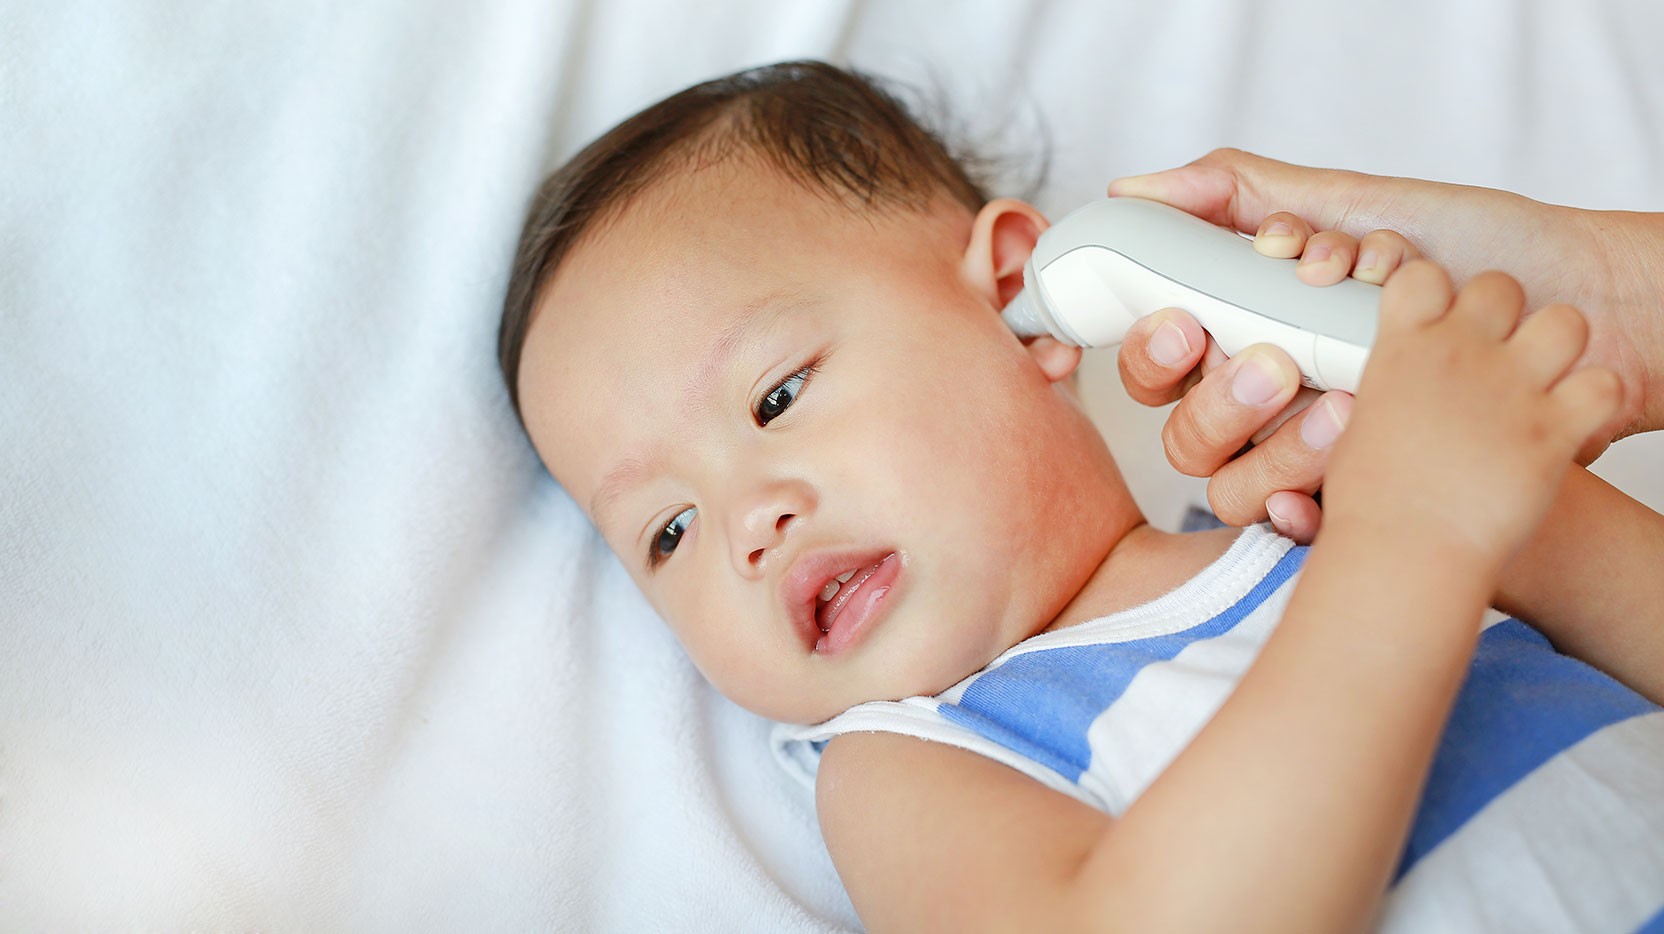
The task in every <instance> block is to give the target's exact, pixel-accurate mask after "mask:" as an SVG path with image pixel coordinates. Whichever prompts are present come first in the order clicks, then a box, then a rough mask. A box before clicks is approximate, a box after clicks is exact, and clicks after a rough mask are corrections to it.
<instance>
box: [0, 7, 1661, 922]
mask: <svg viewBox="0 0 1664 934" xmlns="http://www.w3.org/2000/svg"><path fill="white" fill-rule="evenodd" d="M1660 27H1664V14H1660V13H1659V12H1657V11H1656V10H1655V9H1654V8H1653V7H1652V6H1651V5H1649V4H1645V3H1641V2H1635V3H1626V4H1617V3H1614V4H1608V5H1583V4H1572V3H1566V4H1562V5H1557V4H1542V5H1538V6H1533V7H1527V8H1518V7H1517V6H1516V5H1515V4H1513V3H1511V2H1507V0H1490V2H1476V3H1471V4H1464V5H1461V6H1460V7H1459V8H1457V7H1456V6H1455V5H1450V6H1449V7H1448V8H1447V6H1446V5H1443V4H1438V3H1434V2H1431V0H1426V2H1419V3H1411V4H1408V5H1407V6H1406V5H1400V6H1399V7H1395V8H1393V9H1392V10H1369V11H1365V10H1362V9H1360V10H1358V11H1356V12H1353V11H1349V10H1345V9H1341V8H1336V7H1334V6H1333V5H1327V6H1325V5H1319V4H1315V3H1314V4H1299V3H1263V4H1254V5H1248V4H1238V3H1234V2H1226V0H1221V2H1218V3H1201V2H1188V3H1170V4H1159V5H1151V4H1145V3H1137V2H1132V0H1126V2H1115V3H1099V2H1095V0H1069V2H1044V0H1031V2H1026V3H1006V2H985V3H967V4H961V3H950V2H946V0H943V2H925V0H904V2H894V3H885V4H868V3H861V2H856V0H847V2H821V3H793V4H776V3H769V2H764V0H743V2H742V0H734V2H727V3H715V4H693V5H690V4H676V3H668V2H661V3H655V2H645V0H620V2H607V3H601V2H581V0H569V2H553V3H551V2H546V0H544V2H533V0H481V2H478V3H470V4H454V3H444V2H439V0H399V2H392V0H367V2H364V3H357V4H331V3H323V2H318V0H311V2H298V3H296V2H287V0H284V2H278V0H251V2H245V3H237V4H214V5H203V4H194V3H183V2H177V0H151V2H141V3H129V4H119V5H110V4H97V3H91V2H86V0H66V2H57V3H51V4H38V3H26V2H22V0H0V928H5V929H8V930H36V929H58V930H69V929H131V928H155V929H163V930H176V929H187V928H205V929H206V928H212V929H242V928H261V929H288V930H295V929H304V930H330V929H333V930H362V931H379V930H398V931H406V930H455V929H462V928H466V929H469V930H528V929H538V930H543V929H557V930H724V931H730V930H768V931H822V930H837V929H844V928H848V927H851V926H854V925H855V924H856V921H855V919H854V916H853V914H852V912H851V910H850V908H849V906H848V903H847V901H846V900H845V899H844V897H843V895H842V892H841V890H840V888H839V887H838V884H837V880H836V877H835V876H834V875H833V873H832V870H831V866H830V863H829V861H828V860H827V857H826V854H825V851H824V848H823V847H821V845H820V843H819V842H818V837H817V834H816V830H815V825H814V816H813V802H812V801H811V800H809V799H808V798H807V797H806V796H805V795H804V794H802V793H801V791H800V789H798V788H796V787H795V786H794V785H792V784H791V783H790V782H789V781H788V780H787V779H786V778H785V777H784V776H783V775H782V774H780V773H779V772H778V771H777V770H776V769H775V768H774V767H773V766H772V765H771V763H770V759H769V750H768V746H767V732H768V727H767V724H764V723H762V722H761V721H759V720H757V719H756V718H754V717H751V716H750V715H748V714H745V713H743V712H741V711H739V710H737V709H735V708H734V707H732V706H731V705H729V704H727V703H726V702H724V701H722V700H721V699H719V698H717V697H716V696H715V695H713V693H712V692H711V691H710V690H709V689H708V688H706V687H705V686H703V685H702V683H701V682H700V681H699V679H698V676H697V674H696V673H695V672H694V671H693V669H692V667H691V666H690V665H689V663H688V662H687V661H686V660H685V658H684V657H683V656H682V655H681V653H680V652H679V650H678V649H677V648H676V646H675V644H674V642H673V641H672V640H671V639H670V637H669V636H668V634H667V633H666V632H665V631H664V630H663V628H662V626H661V625H660V624H659V623H658V621H657V620H656V619H655V618H654V616H653V614H652V613H651V611H650V610H649V609H648V608H647V606H646V604H645V603H644V601H642V600H641V599H640V598H639V597H638V596H637V594H636V593H635V592H634V590H633V588H632V586H631V585H630V582H629V581H628V579H627V577H626V576H625V574H624V573H622V571H621V569H620V568H619V567H618V565H617V564H616V562H615V561H614V559H613V558H612V557H611V556H610V555H609V553H608V552H607V551H606V550H605V548H604V547H603V546H602V545H601V544H600V543H599V542H598V540H597V539H596V538H595V536H594V535H593V534H592V533H591V532H590V531H589V529H588V526H587V524H586V523H585V521H584V519H583V517H582V515H581V513H580V512H579V511H578V510H577V509H576V508H575V507H574V505H573V504H572V502H570V501H569V500H568V499H567V497H566V496H565V495H564V494H563V493H562V492H560V491H559V490H558V489H557V488H556V487H555V486H554V485H553V483H552V482H551V481H550V480H549V479H548V477H547V476H546V475H545V474H544V473H543V472H542V471H541V469H540V468H539V466H538V464H537V462H536V459H535V457H534V455H533V453H532V451H531V448H530V446H529V445H528V444H527V443H526V442H525V440H524V439H523V438H522V436H521V434H520V431H519V429H518V426H517V425H516V424H515V421H514V419H513V416H512V414H511V411H510V409H509V406H508V402H507V398H506V396H505V394H504V392H503V390H502V387H501V384H500V380H499V378H498V375H497V371H496V364H495V337H496V331H497V312H498V308H499V304H500V300H501V290H502V288H503V285H504V282H505V278H506V268H507V263H508V259H509V257H510V254H511V251H512V248H513V245H514V241H515V238H516V236H517V235H518V232H519V226H520V221H521V217H522V212H523V210H524V208H525V205H526V203H527V199H528V198H529V196H530V194H531V192H532V190H533V189H534V187H535V185H536V183H537V181H538V179H539V178H540V177H541V175H542V174H543V173H544V172H545V171H547V169H548V168H550V167H551V166H552V165H554V164H555V163H556V162H558V161H559V160H560V159H562V158H564V157H565V156H567V155H570V154H571V153H572V152H573V151H574V150H575V149H576V148H577V147H578V146H579V145H581V144H582V143H583V142H584V141H586V140H587V139H589V138H590V137H592V136H594V135H595V134H596V133H598V132H600V131H602V130H604V129H605V128H606V127H607V126H609V125H611V124H612V123H613V122H615V121H616V120H618V119H620V118H622V117H623V116H625V115H626V114H628V113H630V112H632V111H633V110H635V109H637V108H639V107H641V106H643V105H645V104H647V103H649V102H650V101H652V100H654V99H657V98H659V97H661V96H663V95H665V94H667V93H670V92H672V91H674V90H676V89H678V88H680V87H682V86H685V85H686V84H688V83H691V82H693V81H696V80H700V79H703V78H706V77H710V76H713V75H716V74H719V73H723V72H726V71H730V70H733V69H735V68H738V67H741V66H744V65H749V64H755V63H761V62H765V61H771V60H778V59H783V58H791V57H800V56H815V57H825V58H829V59H832V60H834V61H839V62H853V63H855V64H857V65H859V66H862V67H865V68H867V69H869V70H872V71H875V72H878V73H881V74H888V75H892V76H895V77H899V78H901V79H904V80H907V81H910V82H913V83H916V84H921V85H924V86H926V87H935V88H938V89H939V90H940V91H941V92H942V95H941V96H942V97H943V98H945V99H946V100H947V101H948V102H950V103H952V104H955V105H957V106H958V108H959V109H960V111H961V114H962V118H961V120H960V121H959V122H960V123H962V124H964V125H966V126H967V127H969V128H970V129H971V130H972V131H973V135H980V136H982V137H983V138H985V139H988V140H991V141H993V142H995V143H997V144H998V148H999V150H1000V151H1001V152H1002V153H1004V154H1006V155H1014V156H1016V157H1018V162H1019V163H1021V162H1022V157H1024V156H1025V155H1032V154H1035V153H1039V152H1042V151H1044V150H1045V149H1047V148H1048V146H1049V148H1050V150H1051V151H1052V153H1053V157H1054V158H1053V160H1052V166H1051V174H1050V176H1049V180H1048V182H1047V184H1046V185H1045V186H1043V187H1042V188H1041V189H1040V192H1039V203H1040V204H1041V206H1042V207H1044V208H1046V209H1047V210H1050V211H1054V212H1055V211H1060V210H1064V209H1067V208H1069V207H1072V206H1073V205H1075V204H1076V203H1079V202H1081V201H1084V200H1085V199H1087V198H1090V197H1094V196H1096V195H1098V194H1101V192H1102V189H1103V185H1104V184H1105V182H1107V180H1108V179H1109V178H1111V177H1113V176H1115V175H1119V174H1126V173H1130V172H1136V171H1144V170H1150V169H1155V168H1161V167H1165V166H1168V165H1172V164H1177V163H1179V162H1182V161H1185V160H1188V159H1190V158H1194V157H1195V156H1197V155H1200V154H1201V153H1202V152H1205V151H1206V150H1207V149H1209V148H1211V147H1213V146H1217V145H1225V144H1229V145H1239V146H1243V147H1245V148H1252V149H1257V150H1260V151H1263V152H1266V153H1268V154H1271V155H1277V156H1280V157H1283V158H1288V159H1292V160H1296V161H1307V162H1315V163H1320V164H1335V165H1345V166H1348V167H1355V168H1360V169H1366V170H1372V171H1381V172H1391V173H1396V174H1410V175H1421V176H1429V177H1435V178H1444V179H1449V180H1455V181H1466V182H1476V183H1482V184H1489V185H1495V186H1500V187H1507V188H1514V189H1517V190H1521V191H1523V192H1525V193H1527V194H1531V195H1534V196H1536V197H1541V198H1546V199H1548V200H1555V201H1562V202H1568V203H1574V204H1580V205H1586V206H1598V207H1628V208H1651V209H1658V208H1660V207H1664V182H1661V181H1660V179H1659V177H1658V176H1657V174H1656V172H1655V167H1656V166H1657V165H1658V164H1659V163H1660V161H1661V158H1660V157H1661V156H1664V119H1661V118H1660V114H1661V113H1664V88H1661V83H1660V70H1659V68H1658V66H1657V64H1656V59H1655V58H1654V55H1653V49H1652V48H1651V41H1652V37H1654V36H1656V35H1658V34H1660V32H1661V29H1660ZM1034 114H1039V115H1040V116H1041V117H1043V123H1044V125H1045V126H1046V128H1047V130H1048V134H1047V137H1045V138H1042V137H1040V136H1037V135H1035V134H1034V133H1032V132H1030V131H1029V130H1028V129H1027V128H1028V127H1031V126H1033V125H1034V122H1035V121H1033V120H1030V119H1027V118H1026V116H1032V115H1034ZM1025 115H1026V116H1025ZM1013 127H1015V128H1017V129H1014V130H1013V129H1010V128H1013ZM976 131H980V133H978V132H976ZM1022 174H1023V173H1022V172H1021V171H1018V172H1015V173H1014V174H1013V177H1018V176H1021V175H1022ZM1089 366H1090V367H1091V368H1092V369H1093V371H1094V373H1095V374H1096V375H1093V374H1089V378H1088V385H1089V387H1090V386H1095V387H1096V388H1095V389H1094V390H1093V391H1094V392H1095V393H1098V394H1099V397H1101V400H1102V401H1097V402H1094V405H1095V407H1096V409H1097V410H1098V411H1100V412H1103V413H1106V414H1105V422H1106V424H1110V423H1113V424H1115V425H1116V426H1117V428H1116V434H1115V437H1114V438H1113V439H1112V442H1113V443H1114V445H1115V447H1116V450H1117V454H1118V455H1119V456H1120V457H1121V459H1122V461H1123V463H1124V464H1125V465H1126V467H1127V471H1128V474H1129V476H1130V477H1131V478H1132V480H1133V482H1134V484H1135V486H1136V488H1137V490H1138V492H1139V495H1140V496H1141V497H1142V498H1143V499H1144V501H1145V502H1146V505H1147V506H1148V507H1149V508H1150V509H1151V511H1152V514H1153V515H1156V516H1157V517H1158V518H1161V517H1172V516H1176V515H1177V512H1178V510H1180V509H1181V508H1182V506H1183V503H1184V500H1185V499H1186V498H1187V497H1189V496H1193V495H1194V494H1195V490H1196V487H1195V485H1194V484H1192V483H1189V482H1188V481H1187V482H1179V483H1175V482H1173V481H1170V480H1169V479H1167V477H1168V474H1169V471H1167V469H1166V468H1165V467H1164V466H1163V465H1161V455H1160V447H1159V443H1158V441H1157V440H1156V438H1157V436H1156V434H1155V430H1154V426H1155V425H1156V424H1157V423H1158V420H1159V417H1160V414H1159V413H1144V412H1134V411H1132V407H1130V406H1126V405H1125V404H1124V403H1121V402H1117V401H1115V398H1114V396H1115V392H1116V391H1117V390H1115V389H1114V387H1113V386H1112V385H1111V383H1112V382H1113V372H1114V362H1113V359H1112V358H1111V357H1108V356H1105V357H1104V358H1102V360H1097V361H1094V362H1093V363H1092V364H1090V365H1089ZM1105 374H1108V375H1105ZM626 414H627V412H623V411H621V415H626ZM1639 443H1640V442H1635V443H1630V442H1626V443H1625V444H1623V445H1619V449H1618V450H1615V451H1614V452H1613V453H1612V454H1611V455H1609V457H1608V459H1607V461H1606V463H1607V464H1609V465H1610V466H1608V467H1607V469H1608V470H1609V475H1611V476H1614V477H1615V478H1616V479H1618V480H1619V482H1621V483H1626V485H1629V486H1631V488H1633V489H1637V491H1638V492H1643V493H1647V495H1651V496H1655V497H1656V496H1657V494H1656V493H1651V492H1648V491H1645V490H1641V489H1640V486H1642V485H1643V484H1642V483H1641V482H1640V481H1642V480H1646V479H1648V478H1647V476H1646V474H1647V473H1648V471H1647V470H1646V469H1643V468H1644V467H1645V466H1646V465H1652V464H1656V463H1657V461H1656V453H1655V452H1656V451H1657V450H1658V449H1657V447H1656V446H1654V447H1652V448H1640V447H1635V446H1634V445H1636V444H1639ZM1626 445H1629V447H1627V448H1626ZM1630 450H1635V451H1646V452H1653V453H1644V454H1638V455H1632V454H1629V453H1628V452H1629V451H1630ZM1626 457H1628V458H1629V460H1627V461H1626V460H1625V458H1626ZM1626 464H1638V465H1642V466H1640V467H1636V466H1630V467H1626V466H1625V465H1626ZM1625 471H1628V473H1627V474H1626V473H1625ZM1629 478H1634V481H1635V482H1633V483H1632V482H1630V479H1629ZM1654 489H1656V487H1655V488H1654ZM1654 501H1655V502H1657V501H1659V500H1657V499H1655V500H1654Z"/></svg>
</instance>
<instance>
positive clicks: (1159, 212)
mask: <svg viewBox="0 0 1664 934" xmlns="http://www.w3.org/2000/svg"><path fill="white" fill-rule="evenodd" d="M1292 267H1293V261H1292V260H1280V259H1272V258H1270V257H1266V256H1261V255H1260V254H1259V253H1256V252H1254V245H1253V244H1252V243H1250V242H1249V241H1247V240H1245V239H1243V238H1242V237H1240V236H1238V235H1237V234H1236V233H1234V232H1232V231H1230V230H1227V229H1225V228H1223V227H1217V226H1215V225H1213V224H1210V223H1208V222H1207V221H1204V220H1201V219H1199V218H1196V217H1192V216H1191V215H1189V214H1186V213H1185V212H1183V211H1181V210H1179V209H1178V208H1174V207H1170V206H1168V205H1165V204H1161V203H1160V202H1156V201H1146V200H1144V199H1142V198H1106V199H1104V200H1102V201H1096V202H1093V203H1092V204H1089V205H1087V206H1085V207H1083V208H1080V209H1079V210H1076V211H1073V212H1071V213H1070V214H1068V215H1067V216H1065V217H1064V218H1063V219H1062V220H1060V221H1058V222H1057V223H1056V224H1054V225H1052V226H1051V227H1050V228H1048V229H1047V230H1046V232H1045V233H1043V234H1041V235H1040V241H1039V242H1038V243H1037V244H1035V247H1034V254H1033V255H1032V256H1030V257H1029V261H1028V265H1027V266H1026V267H1025V268H1024V270H1023V290H1022V291H1021V292H1019V293H1017V295H1016V297H1015V298H1013V299H1012V300H1011V303H1010V304H1009V305H1007V306H1006V309H1005V312H1004V314H1003V315H1002V317H1003V318H1004V319H1005V322H1006V324H1008V325H1009V326H1010V327H1011V329H1012V330H1013V331H1015V332H1016V333H1017V334H1018V335H1019V336H1021V337H1039V336H1041V335H1050V336H1052V337H1055V338H1057V339H1058V340H1060V341H1063V342H1065V343H1069V344H1074V345H1076V346H1080V347H1111V346H1114V345H1116V344H1119V343H1120V342H1121V340H1122V338H1124V337H1125V336H1126V333H1127V328H1129V327H1131V326H1132V323H1133V322H1134V321H1137V320H1138V319H1139V318H1142V317H1144V316H1145V315H1147V314H1149V313H1151V312H1153V311H1157V310H1159V309H1162V308H1182V309H1184V310H1185V311H1188V312H1190V314H1191V315H1192V316H1194V317H1195V318H1196V320H1197V321H1199V322H1201V325H1202V327H1203V328H1205V329H1206V330H1207V332H1208V334H1210V335H1211V336H1212V337H1213V339H1214V341H1215V342H1216V343H1217V344H1219V347H1220V349H1221V350H1223V351H1225V353H1227V354H1233V355H1234V354H1236V353H1237V352H1238V351H1240V350H1242V349H1243V348H1245V347H1247V346H1249V345H1250V344H1260V343H1266V344H1275V345H1277V346H1278V347H1281V348H1282V349H1283V350H1285V351H1287V352H1288V355H1289V356H1291V357H1293V358H1294V362H1295V364H1296V365H1298V366H1299V367H1300V376H1301V381H1302V382H1304V383H1305V384H1306V385H1307V386H1310V387H1312V388H1314V389H1344V390H1346V391H1348V392H1352V391H1355V390H1356V389H1357V388H1358V377H1359V376H1360V375H1361V374H1362V373H1363V369H1364V362H1365V361H1366V360H1368V359H1369V348H1370V346H1371V345H1372V344H1373V343H1374V342H1375V320H1376V317H1377V316H1378V314H1379V312H1380V304H1381V287H1380V286H1376V285H1371V284H1369V283H1367V282H1360V281H1358V280H1357V279H1344V280H1342V281H1340V282H1338V283H1336V284H1334V285H1331V286H1326V287H1323V288H1318V287H1314V286H1310V285H1306V284H1305V283H1303V282H1301V281H1300V280H1299V279H1297V278H1295V275H1294V270H1293V268H1292Z"/></svg>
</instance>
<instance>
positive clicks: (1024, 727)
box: [938, 548, 1306, 782]
mask: <svg viewBox="0 0 1664 934" xmlns="http://www.w3.org/2000/svg"><path fill="white" fill-rule="evenodd" d="M1305 558H1306V549H1305V548H1291V549H1289V551H1288V553H1287V554H1285V555H1283V557H1282V559H1281V560H1279V561H1278V562H1277V565H1276V567H1274V568H1272V569H1271V572H1270V573H1269V574H1267V575H1266V576H1265V577H1264V578H1263V579H1262V580H1261V581H1260V582H1259V583H1258V584H1256V585H1254V588H1253V589H1252V590H1250V591H1248V593H1247V594H1246V595H1244V596H1243V598H1242V599H1241V600H1238V601H1237V602H1236V603H1234V604H1232V605H1231V607H1230V608H1229V609H1226V610H1225V611H1224V612H1222V613H1220V614H1219V615H1217V616H1215V617H1213V618H1212V619H1210V620H1208V621H1207V622H1204V623H1201V624H1199V625H1196V626H1193V627H1191V628H1190V629H1187V630H1185V631H1183V632H1177V633H1172V634H1169V635H1165V636H1153V637H1150V638H1147V639H1137V640H1133V641H1130V642H1122V643H1109V644H1097V645H1080V646H1064V647H1061V648H1055V649H1041V650H1038V651H1034V652H1026V653H1023V654H1021V655H1017V656H1014V657H1012V658H1010V659H1008V660H1007V661H1006V662H1005V663H1004V664H1002V665H1000V666H999V667H998V668H994V669H992V670H990V671H987V672H984V673H983V674H981V675H980V676H978V677H977V679H976V680H975V681H973V682H971V684H970V686H969V687H967V688H966V689H965V692H964V694H963V695H962V696H961V697H960V698H959V702H958V703H956V704H942V705H941V706H940V707H939V708H938V712H939V713H940V714H941V716H942V718H943V719H945V720H947V721H948V722H950V723H956V724H959V725H960V726H963V727H965V728H966V729H969V730H972V731H973V732H975V733H977V734H979V735H981V736H983V737H985V738H986V739H988V740H990V741H992V742H995V743H998V744H999V745H1001V746H1004V747H1006V748H1008V749H1011V750H1013V751H1014V752H1016V753H1018V754H1019V755H1022V756H1024V757H1025V758H1028V759H1031V760H1033V761H1035V762H1038V763H1040V764H1041V765H1044V766H1046V767H1047V768H1049V769H1052V770H1053V771H1055V772H1057V773H1058V774H1059V775H1062V776H1063V777H1064V778H1067V779H1068V780H1069V781H1072V782H1078V781H1080V776H1081V774H1082V773H1084V772H1085V771H1086V768H1087V766H1088V765H1089V764H1090V763H1091V760H1092V750H1091V747H1089V746H1088V745H1087V740H1086V731H1087V729H1088V728H1089V727H1090V726H1091V725H1092V721H1094V720H1096V719H1097V718H1098V716H1099V715H1100V714H1102V713H1103V712H1104V711H1105V710H1106V709H1108V708H1109V705H1110V704H1113V703H1114V702H1115V701H1116V699H1117V698H1119V697H1120V696H1121V695H1122V694H1123V693H1124V692H1125V691H1126V689H1127V685H1128V684H1130V683H1131V682H1132V679H1133V677H1134V676H1136V675H1137V674H1138V673H1139V672H1140V671H1142V670H1143V669H1144V667H1145V666H1147V665H1150V664H1153V663H1155V662H1162V661H1167V660H1169V659H1171V658H1173V657H1174V656H1175V655H1177V654H1179V652H1180V651H1182V650H1183V649H1185V648H1186V647H1188V646H1190V645H1192V644H1194V643H1195V642H1197V641H1200V640H1202V639H1211V638H1214V637H1216V636H1219V635H1222V634H1224V633H1226V632H1229V631H1230V630H1231V629H1232V628H1233V627H1235V626H1236V624H1237V623H1239V622H1241V621H1242V620H1243V619H1244V618H1246V617H1247V616H1248V614H1249V613H1252V612H1253V611H1254V610H1255V609H1256V608H1258V607H1259V605H1260V604H1262V603H1264V602H1265V601H1266V598H1268V597H1270V596H1271V595H1272V594H1273V593H1275V592H1276V591H1277V589H1278V588H1279V587H1281V586H1282V585H1283V584H1284V583H1286V582H1287V581H1288V579H1289V578H1290V577H1292V576H1293V575H1294V572H1295V571H1298V570H1299V569H1300V565H1301V563H1302V562H1304V561H1305ZM1036 736H1039V737H1047V738H1048V740H1047V744H1046V745H1041V744H1038V743H1036V742H1034V740H1033V739H1032V738H1031V737H1036Z"/></svg>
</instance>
